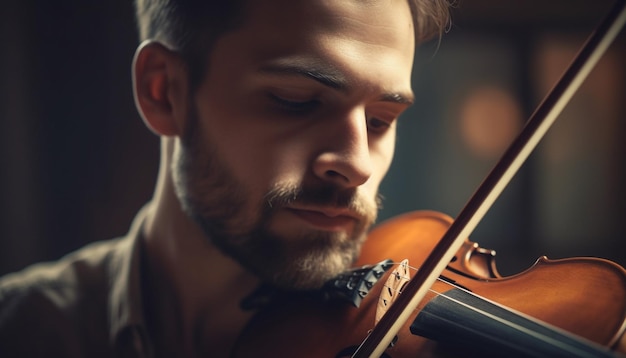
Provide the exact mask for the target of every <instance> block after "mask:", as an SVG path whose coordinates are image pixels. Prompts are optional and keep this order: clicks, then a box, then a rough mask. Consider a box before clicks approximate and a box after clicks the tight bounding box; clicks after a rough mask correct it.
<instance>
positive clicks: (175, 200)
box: [0, 0, 447, 357]
mask: <svg viewBox="0 0 626 358" xmlns="http://www.w3.org/2000/svg"><path fill="white" fill-rule="evenodd" d="M137 13H138V22H139V26H140V33H141V37H142V39H143V40H145V41H144V42H143V43H142V44H141V45H140V47H139V48H138V50H137V53H136V56H135V61H134V65H133V66H134V67H133V75H134V77H133V85H134V93H135V101H136V104H137V107H138V110H139V112H140V114H141V116H142V118H143V119H144V121H145V123H146V125H147V126H148V127H149V128H150V129H151V130H152V131H153V132H154V133H156V134H157V135H159V136H161V138H162V141H161V143H162V145H161V165H160V171H159V176H158V181H157V185H156V189H155V193H154V198H153V200H152V201H151V202H150V203H149V204H148V205H147V206H146V207H145V208H144V209H143V210H142V212H141V213H140V214H139V215H138V217H137V218H136V219H135V223H134V224H133V227H132V228H131V230H130V232H129V234H128V236H127V237H126V238H123V239H118V240H114V241H110V242H103V243H96V244H93V245H91V246H88V247H86V248H84V249H82V250H79V251H78V252H76V253H74V254H71V255H69V256H68V257H65V258H63V259H62V260H61V261H59V262H57V263H52V264H43V265H38V266H34V267H32V268H29V269H27V270H25V271H24V272H21V273H18V274H14V275H9V276H7V277H5V278H4V279H3V280H2V283H1V284H0V300H1V301H0V350H3V352H2V351H0V353H5V354H7V355H4V354H2V356H3V357H4V356H11V355H14V356H18V355H19V356H37V355H39V356H46V357H50V356H63V357H100V356H102V357H105V356H111V355H113V356H163V357H193V356H211V357H220V356H228V354H229V352H231V350H232V348H233V345H234V344H235V341H236V339H237V337H238V334H239V333H240V332H241V330H242V329H243V328H244V327H245V326H246V324H247V322H248V321H249V319H250V318H251V316H252V315H253V314H254V310H242V309H241V306H240V303H241V302H242V300H244V299H245V298H246V297H248V296H249V295H250V294H251V293H252V292H253V291H254V290H255V289H256V288H257V287H258V286H259V285H260V284H266V285H271V286H274V287H278V288H280V289H283V290H314V289H318V288H320V287H321V286H322V285H323V283H324V282H326V281H328V280H330V279H331V278H333V277H334V276H336V275H337V274H339V273H341V272H343V271H345V270H346V269H348V268H350V266H351V264H352V263H353V261H354V260H355V259H356V258H357V257H358V255H359V250H360V247H361V244H362V243H363V241H364V240H365V239H366V232H367V229H368V228H369V227H370V225H371V224H372V223H373V222H374V220H375V218H376V211H377V191H378V186H379V184H380V182H381V180H382V179H383V177H384V175H385V174H386V172H387V170H388V168H389V165H390V163H391V160H392V156H393V148H394V140H395V126H396V120H397V118H398V116H399V115H400V114H401V113H402V112H403V111H404V110H405V109H406V108H407V107H408V106H409V105H410V104H411V102H412V92H411V86H410V78H411V67H412V64H413V55H414V48H415V44H416V42H417V41H419V40H422V39H424V38H425V37H427V36H429V35H430V34H431V32H432V31H433V30H434V32H435V33H436V32H441V29H442V28H443V25H445V23H446V22H447V18H446V14H447V10H446V4H445V3H436V2H434V1H432V0H424V1H419V0H418V1H415V3H414V2H407V0H384V1H377V0H374V1H363V0H349V1H310V0H274V1H270V0H267V1H248V2H246V1H225V2H223V3H220V2H218V1H192V0H188V1H183V0H181V1H173V0H171V1H157V0H154V1H152V0H143V1H142V0H139V1H138V2H137Z"/></svg>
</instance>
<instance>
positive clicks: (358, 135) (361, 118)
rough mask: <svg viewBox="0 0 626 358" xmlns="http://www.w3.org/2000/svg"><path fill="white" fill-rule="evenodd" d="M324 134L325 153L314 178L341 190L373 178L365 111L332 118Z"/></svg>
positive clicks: (318, 158)
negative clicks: (336, 186)
mask: <svg viewBox="0 0 626 358" xmlns="http://www.w3.org/2000/svg"><path fill="white" fill-rule="evenodd" d="M328 122H331V124H330V125H328V127H326V128H325V129H324V131H323V133H322V139H321V141H320V143H322V146H321V147H322V150H321V151H320V152H319V154H318V155H317V156H316V158H315V161H314V163H313V172H314V174H315V175H316V176H317V177H318V178H320V179H322V180H324V181H326V182H331V183H333V184H335V185H338V186H341V187H356V186H359V185H361V184H363V183H365V182H366V181H367V180H368V179H369V178H370V176H371V175H372V158H371V156H370V148H369V139H368V133H367V123H366V121H365V115H364V111H362V110H361V111H357V110H355V111H353V112H351V113H349V114H347V115H345V116H344V117H343V118H340V119H339V118H331V119H329V120H328Z"/></svg>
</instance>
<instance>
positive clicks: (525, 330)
mask: <svg viewBox="0 0 626 358" xmlns="http://www.w3.org/2000/svg"><path fill="white" fill-rule="evenodd" d="M393 265H399V263H397V262H394V263H393ZM407 267H408V268H409V269H410V270H413V271H415V272H417V270H418V268H417V267H415V266H411V265H407ZM398 274H399V273H398ZM398 278H399V279H404V280H410V277H408V276H407V277H405V276H398ZM437 280H438V281H440V282H443V283H446V284H449V285H450V286H452V287H454V288H456V289H459V290H462V291H464V292H466V293H468V294H471V295H473V296H475V297H477V298H479V299H481V300H484V301H487V302H489V303H492V304H495V305H497V306H499V307H501V308H502V309H504V310H506V311H507V312H509V313H511V314H514V315H518V316H524V317H525V318H527V319H529V320H531V321H534V322H535V323H538V324H541V325H542V326H544V327H548V324H547V323H545V322H541V321H540V320H538V319H535V318H533V317H530V316H528V315H524V314H521V313H519V312H514V311H513V310H511V309H510V308H508V307H506V306H502V305H500V304H498V303H497V302H493V301H491V300H488V299H486V298H484V297H482V296H480V295H477V294H475V293H474V292H471V291H469V290H467V289H466V288H464V287H461V286H459V285H456V284H454V283H452V282H450V281H447V280H444V279H441V278H439V277H438V278H437ZM404 286H405V285H402V286H401V288H400V289H394V288H393V287H390V286H389V285H387V284H386V283H385V284H384V287H386V288H387V289H389V290H392V291H394V292H395V293H397V294H402V288H403V287H404ZM429 291H430V292H432V293H434V294H435V295H437V296H441V297H443V298H444V299H447V300H449V301H452V302H455V303H456V304H459V305H462V306H464V307H466V308H468V309H469V310H471V311H474V312H476V313H478V314H480V315H482V316H484V317H487V318H490V319H493V320H494V321H498V322H500V323H502V324H504V325H506V326H509V327H511V328H513V329H515V330H517V331H518V332H521V333H523V334H527V335H529V336H533V337H535V338H537V339H539V340H541V341H544V342H546V343H549V344H552V345H554V346H557V347H560V348H561V349H563V350H564V351H569V352H570V353H573V354H583V353H585V352H584V351H582V350H580V349H579V348H577V347H573V346H571V345H568V344H567V343H564V342H561V341H558V340H556V339H554V338H552V337H549V336H546V335H544V334H541V333H538V332H536V331H533V330H531V329H528V328H526V327H523V326H521V325H519V324H516V323H514V322H511V321H508V320H506V319H504V318H501V317H498V316H496V315H494V314H492V313H489V312H486V311H484V310H481V309H478V308H476V307H474V306H471V305H469V304H467V303H465V302H462V301H459V300H458V299H455V298H453V297H450V296H448V295H446V294H445V293H443V292H439V291H437V290H435V289H433V288H430V289H429ZM548 328H550V329H558V328H557V327H552V326H550V327H548ZM558 330H559V331H562V330H560V329H558ZM560 333H561V334H568V332H565V331H562V332H560ZM572 338H576V339H577V340H580V339H579V338H578V337H572Z"/></svg>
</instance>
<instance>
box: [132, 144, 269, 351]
mask: <svg viewBox="0 0 626 358" xmlns="http://www.w3.org/2000/svg"><path fill="white" fill-rule="evenodd" d="M163 141H164V143H163V145H162V161H161V169H160V172H159V180H158V183H157V188H156V191H155V195H154V198H153V202H152V204H153V206H152V211H151V212H149V213H148V217H147V218H146V222H145V226H144V232H143V234H144V238H145V247H146V252H147V255H146V259H145V265H144V270H145V273H146V275H147V277H148V279H147V280H146V293H147V294H146V295H145V297H146V310H147V311H151V312H147V313H148V314H146V316H147V317H151V319H150V320H148V324H149V325H151V327H150V328H149V330H150V331H151V334H152V335H153V339H154V342H155V343H157V347H156V348H157V351H160V352H162V353H165V354H167V353H168V352H170V353H172V354H174V355H175V356H179V355H183V356H197V355H201V354H202V352H206V351H210V352H211V356H227V355H228V354H229V352H230V350H231V348H232V345H233V344H234V342H235V340H236V339H237V337H238V335H239V332H240V331H241V330H242V329H243V327H244V326H245V325H246V324H247V322H248V320H249V319H250V317H251V315H252V312H244V311H243V310H241V309H240V307H239V303H240V302H241V300H242V299H243V298H244V297H246V296H247V295H249V294H250V293H251V292H252V291H253V290H254V289H255V288H256V286H258V284H259V282H258V280H257V279H256V278H255V277H254V276H253V275H252V274H250V273H249V272H247V271H246V270H245V269H243V268H242V267H241V266H240V265H239V264H238V263H237V262H235V261H234V260H232V259H231V258H230V257H227V256H225V255H224V254H222V252H221V251H220V250H218V249H217V248H216V247H215V246H214V245H212V244H211V242H210V240H209V238H207V237H206V235H205V234H204V232H203V231H202V230H201V229H200V227H199V226H198V225H197V224H196V223H195V222H194V221H193V220H191V219H190V218H189V217H188V216H187V215H186V214H185V213H184V212H183V211H182V209H181V206H180V202H179V201H178V198H177V197H176V195H175V192H174V188H173V183H172V179H171V175H170V171H169V168H170V158H171V153H172V149H173V148H172V147H173V141H174V140H173V139H164V140H163ZM173 332H178V335H174V334H172V333H173ZM159 345H162V346H163V347H159ZM218 352H220V353H219V354H218Z"/></svg>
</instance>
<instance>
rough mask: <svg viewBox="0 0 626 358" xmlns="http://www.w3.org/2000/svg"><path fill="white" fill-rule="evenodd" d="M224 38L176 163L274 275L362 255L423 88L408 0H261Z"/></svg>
mask: <svg viewBox="0 0 626 358" xmlns="http://www.w3.org/2000/svg"><path fill="white" fill-rule="evenodd" d="M246 14H247V16H246V17H245V21H244V24H243V25H242V26H241V27H240V28H238V29H237V30H235V31H233V32H230V33H227V34H226V35H224V36H223V37H221V38H220V39H219V40H218V41H217V42H216V44H215V46H214V47H213V49H212V52H211V55H210V56H209V59H208V63H207V66H209V67H208V72H207V75H206V78H205V79H204V80H203V81H202V84H201V85H200V87H199V88H198V90H197V92H195V93H194V95H193V98H191V99H190V101H191V108H192V110H191V111H190V113H189V114H188V116H187V117H188V118H187V123H186V128H185V134H184V135H183V136H181V139H180V141H179V143H178V144H179V145H178V146H177V148H176V150H175V153H174V161H173V167H172V170H173V173H174V174H173V175H174V180H175V183H176V190H177V193H178V196H179V198H180V199H181V202H182V204H183V207H184V208H185V210H186V211H187V213H189V214H190V215H191V216H192V217H193V218H194V219H196V220H197V221H198V222H199V223H200V225H201V226H202V227H203V228H204V230H205V231H206V233H207V235H208V236H209V238H210V240H211V242H212V243H214V244H215V245H217V246H218V247H220V248H221V249H222V250H223V251H225V252H226V253H227V254H229V255H231V256H233V257H234V258H236V259H237V260H238V261H239V262H240V263H241V264H242V265H243V266H245V267H247V268H248V269H249V270H251V271H252V272H255V273H258V275H259V276H260V277H261V279H263V280H264V281H266V282H269V283H272V284H275V285H277V286H280V287H284V288H298V289H307V288H315V287H319V286H320V285H321V284H323V283H324V282H325V281H326V280H328V279H330V278H332V277H334V276H335V275H337V274H338V273H340V272H342V271H344V270H346V269H347V268H349V267H350V265H351V264H352V262H353V261H354V260H355V259H356V257H357V256H358V254H359V251H360V247H361V245H362V243H363V241H364V240H365V237H366V231H367V229H368V228H369V226H370V225H371V224H372V223H373V221H374V220H375V217H376V212H377V205H376V200H377V191H378V186H379V184H380V182H381V180H382V179H383V177H384V175H385V174H386V172H387V170H388V168H389V165H390V163H391V160H392V157H393V149H394V141H395V127H396V118H397V117H398V115H399V114H400V113H401V112H402V111H403V110H404V109H406V107H407V106H408V105H409V103H410V102H411V99H412V94H411V88H410V78H411V67H412V63H413V52H414V37H413V24H412V20H411V14H410V10H409V7H408V4H407V3H406V0H391V1H310V0H284V1H250V2H249V6H248V9H247V12H246Z"/></svg>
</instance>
